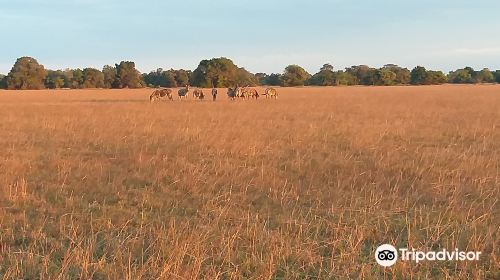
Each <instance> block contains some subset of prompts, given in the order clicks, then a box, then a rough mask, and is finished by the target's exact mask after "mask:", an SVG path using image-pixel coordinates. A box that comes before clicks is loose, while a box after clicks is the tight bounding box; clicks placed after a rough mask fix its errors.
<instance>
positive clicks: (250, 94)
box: [241, 87, 259, 99]
mask: <svg viewBox="0 0 500 280" xmlns="http://www.w3.org/2000/svg"><path fill="white" fill-rule="evenodd" d="M241 92H242V93H243V95H244V96H245V97H246V98H247V99H250V98H255V99H258V98H259V92H258V91H257V90H256V89H254V88H248V87H245V88H243V89H242V90H241Z"/></svg>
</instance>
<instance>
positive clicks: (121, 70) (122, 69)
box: [115, 61, 143, 88]
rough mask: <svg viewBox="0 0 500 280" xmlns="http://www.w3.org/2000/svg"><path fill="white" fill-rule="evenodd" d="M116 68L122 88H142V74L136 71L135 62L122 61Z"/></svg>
mask: <svg viewBox="0 0 500 280" xmlns="http://www.w3.org/2000/svg"><path fill="white" fill-rule="evenodd" d="M115 66H116V73H117V78H118V81H119V87H120V88H141V87H142V86H143V83H142V79H141V74H140V73H139V71H137V69H135V63H134V62H132V61H122V62H120V64H116V65H115Z"/></svg>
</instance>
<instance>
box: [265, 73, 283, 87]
mask: <svg viewBox="0 0 500 280" xmlns="http://www.w3.org/2000/svg"><path fill="white" fill-rule="evenodd" d="M260 84H261V85H266V86H281V85H282V79H281V74H277V73H272V74H270V75H266V77H265V78H264V79H263V80H262V81H261V82H260Z"/></svg>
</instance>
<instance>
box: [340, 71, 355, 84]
mask: <svg viewBox="0 0 500 280" xmlns="http://www.w3.org/2000/svg"><path fill="white" fill-rule="evenodd" d="M356 84H357V78H356V76H354V75H352V74H351V73H349V72H345V71H337V72H336V73H335V85H337V86H353V85H356Z"/></svg>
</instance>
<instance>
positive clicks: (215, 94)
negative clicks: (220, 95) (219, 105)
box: [212, 88, 217, 101]
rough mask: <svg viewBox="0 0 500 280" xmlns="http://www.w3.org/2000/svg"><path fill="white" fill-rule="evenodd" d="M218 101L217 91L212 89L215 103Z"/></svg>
mask: <svg viewBox="0 0 500 280" xmlns="http://www.w3.org/2000/svg"><path fill="white" fill-rule="evenodd" d="M216 99H217V89H216V88H212V100H213V101H215V100H216Z"/></svg>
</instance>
